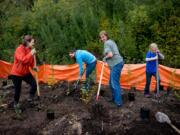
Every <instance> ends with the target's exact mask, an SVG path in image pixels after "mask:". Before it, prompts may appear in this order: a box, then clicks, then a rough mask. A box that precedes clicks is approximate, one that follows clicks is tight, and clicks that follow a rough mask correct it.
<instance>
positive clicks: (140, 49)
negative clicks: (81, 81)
mask: <svg viewBox="0 0 180 135" xmlns="http://www.w3.org/2000/svg"><path fill="white" fill-rule="evenodd" d="M0 7H1V8H0V60H5V61H8V62H13V55H14V51H15V48H16V47H17V46H18V45H19V43H21V41H22V37H23V36H24V35H26V34H31V35H33V36H34V37H35V39H36V47H37V49H38V57H39V59H40V61H41V62H45V63H47V64H58V65H63V64H70V63H72V61H71V60H70V58H69V56H68V51H69V50H71V49H86V50H88V51H90V52H92V53H93V54H94V55H96V56H97V58H98V59H100V60H101V59H102V52H103V44H102V43H101V42H100V40H99V36H98V34H99V32H100V31H101V30H106V31H108V33H109V35H110V38H111V39H113V40H115V42H116V43H117V45H118V47H119V50H120V52H121V54H122V56H123V57H124V59H125V63H131V64H133V63H145V55H146V53H147V51H148V49H149V44H150V43H152V42H155V43H157V44H158V46H159V49H160V51H161V52H162V53H163V54H164V55H165V60H163V61H161V64H163V65H165V66H169V67H174V68H180V10H179V7H180V0H0Z"/></svg>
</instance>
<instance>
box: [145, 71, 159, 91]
mask: <svg viewBox="0 0 180 135" xmlns="http://www.w3.org/2000/svg"><path fill="white" fill-rule="evenodd" d="M152 76H154V77H155V78H156V72H154V73H149V72H146V86H145V89H144V94H149V93H150V90H149V87H150V84H151V77H152ZM158 78H159V84H158V85H159V87H160V77H158ZM155 93H157V78H156V88H155Z"/></svg>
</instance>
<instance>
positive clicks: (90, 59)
mask: <svg viewBox="0 0 180 135" xmlns="http://www.w3.org/2000/svg"><path fill="white" fill-rule="evenodd" d="M69 56H70V57H71V58H74V59H75V60H76V62H77V64H78V65H79V77H78V79H79V80H80V79H81V78H82V76H83V73H84V71H83V63H85V64H86V82H85V85H84V87H83V89H84V90H86V91H87V90H88V89H89V84H88V80H89V75H90V74H91V73H92V71H93V70H94V69H95V67H96V57H95V56H94V55H93V54H91V53H90V52H88V51H86V50H72V51H70V52H69Z"/></svg>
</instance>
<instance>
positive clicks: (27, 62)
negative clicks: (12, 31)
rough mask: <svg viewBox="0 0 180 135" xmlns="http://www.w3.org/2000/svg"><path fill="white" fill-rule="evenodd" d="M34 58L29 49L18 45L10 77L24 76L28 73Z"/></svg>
mask: <svg viewBox="0 0 180 135" xmlns="http://www.w3.org/2000/svg"><path fill="white" fill-rule="evenodd" d="M33 66H34V57H33V55H32V54H31V49H30V48H27V47H25V46H24V45H22V44H20V45H19V47H17V48H16V51H15V54H14V64H13V67H12V70H11V74H12V75H17V76H24V75H26V74H28V73H30V70H29V67H31V68H33Z"/></svg>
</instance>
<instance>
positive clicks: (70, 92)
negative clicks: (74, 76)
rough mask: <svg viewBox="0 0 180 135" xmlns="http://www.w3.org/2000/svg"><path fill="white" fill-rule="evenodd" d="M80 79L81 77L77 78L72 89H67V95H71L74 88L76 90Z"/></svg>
mask: <svg viewBox="0 0 180 135" xmlns="http://www.w3.org/2000/svg"><path fill="white" fill-rule="evenodd" d="M85 70H86V68H85V69H84V70H83V74H82V76H83V75H84V72H85ZM80 80H81V79H78V80H77V81H76V83H75V84H74V87H73V89H72V90H69V91H68V92H67V93H66V95H67V96H69V95H71V94H72V93H73V92H74V91H75V90H77V88H78V85H79V82H80Z"/></svg>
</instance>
